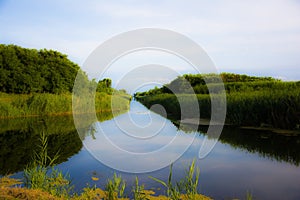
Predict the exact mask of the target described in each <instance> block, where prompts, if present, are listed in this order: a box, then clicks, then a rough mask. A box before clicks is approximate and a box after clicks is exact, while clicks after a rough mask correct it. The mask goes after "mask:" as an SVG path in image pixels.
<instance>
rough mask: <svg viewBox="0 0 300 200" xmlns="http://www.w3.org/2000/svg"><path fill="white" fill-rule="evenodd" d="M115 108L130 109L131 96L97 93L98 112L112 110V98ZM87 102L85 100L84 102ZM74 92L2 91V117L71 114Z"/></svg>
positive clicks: (0, 94) (0, 106) (0, 102)
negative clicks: (15, 92) (24, 92)
mask: <svg viewBox="0 0 300 200" xmlns="http://www.w3.org/2000/svg"><path fill="white" fill-rule="evenodd" d="M112 96H113V99H114V102H116V103H115V104H114V109H115V110H128V109H129V101H130V96H129V95H127V94H125V93H120V94H114V95H111V94H107V93H99V92H97V93H96V97H95V110H96V112H110V111H111V109H112V107H111V101H112V100H111V99H112ZM82 103H85V102H82ZM87 112H88V111H87ZM71 114H72V94H71V93H64V94H49V93H36V94H6V93H0V118H17V117H28V116H47V115H71Z"/></svg>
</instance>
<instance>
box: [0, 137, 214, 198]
mask: <svg viewBox="0 0 300 200" xmlns="http://www.w3.org/2000/svg"><path fill="white" fill-rule="evenodd" d="M47 146H48V138H47V137H46V136H45V134H43V133H42V134H40V140H39V145H38V146H37V149H36V152H35V154H34V156H33V159H32V163H31V164H29V165H28V166H27V167H26V169H25V170H24V180H23V183H22V181H21V180H17V179H12V178H9V177H6V176H4V177H2V178H1V179H0V198H1V199H3V198H4V199H74V200H75V199H79V200H81V199H104V200H117V199H123V200H125V199H127V200H129V198H128V195H131V194H125V193H124V191H125V188H126V182H125V180H123V179H122V177H121V176H118V175H116V174H114V176H113V178H112V179H108V180H107V183H106V186H105V190H102V189H100V188H96V187H87V188H84V189H83V192H82V193H81V194H77V193H74V192H73V186H72V185H71V181H70V177H69V176H68V175H64V174H62V172H61V171H59V170H58V169H56V168H55V166H54V163H55V160H56V159H57V158H58V157H59V154H56V155H55V156H53V157H50V156H49V155H48V152H47ZM195 172H196V173H195ZM150 178H151V179H153V180H156V181H158V182H159V183H161V184H162V185H163V186H165V187H166V196H163V195H160V196H155V192H154V191H151V190H145V189H144V186H143V185H139V183H138V178H136V184H135V186H134V187H133V189H132V192H133V194H132V196H133V197H134V199H135V200H146V199H157V200H158V199H172V200H177V199H178V200H179V199H185V200H191V199H195V200H196V199H210V198H208V197H206V196H203V195H201V194H199V193H198V183H199V169H198V168H197V169H196V167H195V161H193V162H192V164H191V165H190V166H189V168H188V170H187V171H186V177H185V178H184V179H183V180H181V181H180V182H176V183H173V182H172V166H171V168H170V174H169V181H168V183H164V182H163V181H161V180H159V179H156V178H154V177H150ZM173 184H174V186H173ZM21 185H23V186H24V187H20V186H21Z"/></svg>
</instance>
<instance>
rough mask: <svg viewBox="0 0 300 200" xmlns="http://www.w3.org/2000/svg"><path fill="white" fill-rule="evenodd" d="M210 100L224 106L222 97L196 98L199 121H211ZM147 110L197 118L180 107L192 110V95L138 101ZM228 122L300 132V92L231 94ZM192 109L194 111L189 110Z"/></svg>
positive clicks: (172, 116)
mask: <svg viewBox="0 0 300 200" xmlns="http://www.w3.org/2000/svg"><path fill="white" fill-rule="evenodd" d="M211 98H215V99H216V100H217V101H220V103H218V104H219V105H221V104H223V103H224V102H223V101H222V98H220V94H212V95H211V96H210V95H209V94H197V99H198V104H199V109H200V117H201V118H210V117H211V100H210V99H211ZM137 100H138V101H140V102H141V103H142V104H144V105H145V106H146V107H148V108H150V107H151V106H152V105H154V104H161V105H162V106H163V107H164V108H165V109H166V111H167V114H168V118H171V119H177V120H178V119H180V118H193V117H195V116H197V115H196V114H197V113H195V112H194V111H193V110H192V109H191V110H187V109H185V113H184V115H182V113H181V111H180V106H182V107H184V108H189V105H191V103H192V102H191V101H192V98H191V94H177V96H175V95H174V94H156V95H149V96H144V97H139V98H138V99H137ZM179 102H180V104H179ZM226 103H227V107H226V108H227V115H226V122H227V123H229V124H233V125H237V126H256V127H260V126H264V125H268V126H271V127H273V128H281V129H290V130H294V129H299V124H300V88H297V89H294V90H280V89H278V90H259V91H252V92H249V91H248V92H232V93H227V94H226ZM190 108H191V107H190Z"/></svg>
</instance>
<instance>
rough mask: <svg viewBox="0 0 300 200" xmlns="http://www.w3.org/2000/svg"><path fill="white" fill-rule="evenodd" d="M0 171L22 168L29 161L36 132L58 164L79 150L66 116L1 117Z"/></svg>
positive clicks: (8, 171) (36, 144)
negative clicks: (46, 138)
mask: <svg viewBox="0 0 300 200" xmlns="http://www.w3.org/2000/svg"><path fill="white" fill-rule="evenodd" d="M0 124H1V130H0V144H1V145H0V174H2V175H4V174H7V173H13V172H17V171H20V170H23V169H24V167H25V166H26V165H27V164H29V162H30V161H31V160H32V157H33V153H34V150H36V148H37V146H38V144H39V142H40V140H39V137H40V133H41V132H44V133H45V134H46V136H47V137H48V154H49V155H50V156H51V157H52V156H54V155H55V154H56V153H57V152H59V157H58V159H57V160H56V163H57V164H58V163H61V162H64V161H66V160H68V158H69V157H70V156H72V155H74V154H76V153H78V152H79V151H80V149H81V148H82V142H81V140H80V138H79V136H78V134H77V131H76V129H75V127H74V124H73V119H72V118H70V117H52V118H43V119H41V118H28V119H11V120H1V122H0Z"/></svg>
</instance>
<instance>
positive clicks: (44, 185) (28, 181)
mask: <svg viewBox="0 0 300 200" xmlns="http://www.w3.org/2000/svg"><path fill="white" fill-rule="evenodd" d="M47 146H48V138H47V137H46V135H45V134H44V133H42V134H41V136H40V144H39V145H38V148H39V149H38V150H37V151H36V152H35V156H34V157H33V161H32V163H31V164H30V165H29V166H28V167H27V168H26V169H25V170H24V178H25V187H27V188H31V189H41V190H43V191H46V192H49V193H50V194H51V195H54V196H59V197H67V196H68V195H69V192H70V191H71V189H72V186H71V185H70V181H69V179H68V175H63V174H62V172H61V171H58V170H57V169H55V168H54V167H52V170H51V171H50V172H49V170H50V166H52V165H53V164H54V162H55V160H56V159H57V158H58V153H59V152H57V154H56V155H55V156H54V157H50V156H49V155H48V151H47Z"/></svg>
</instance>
